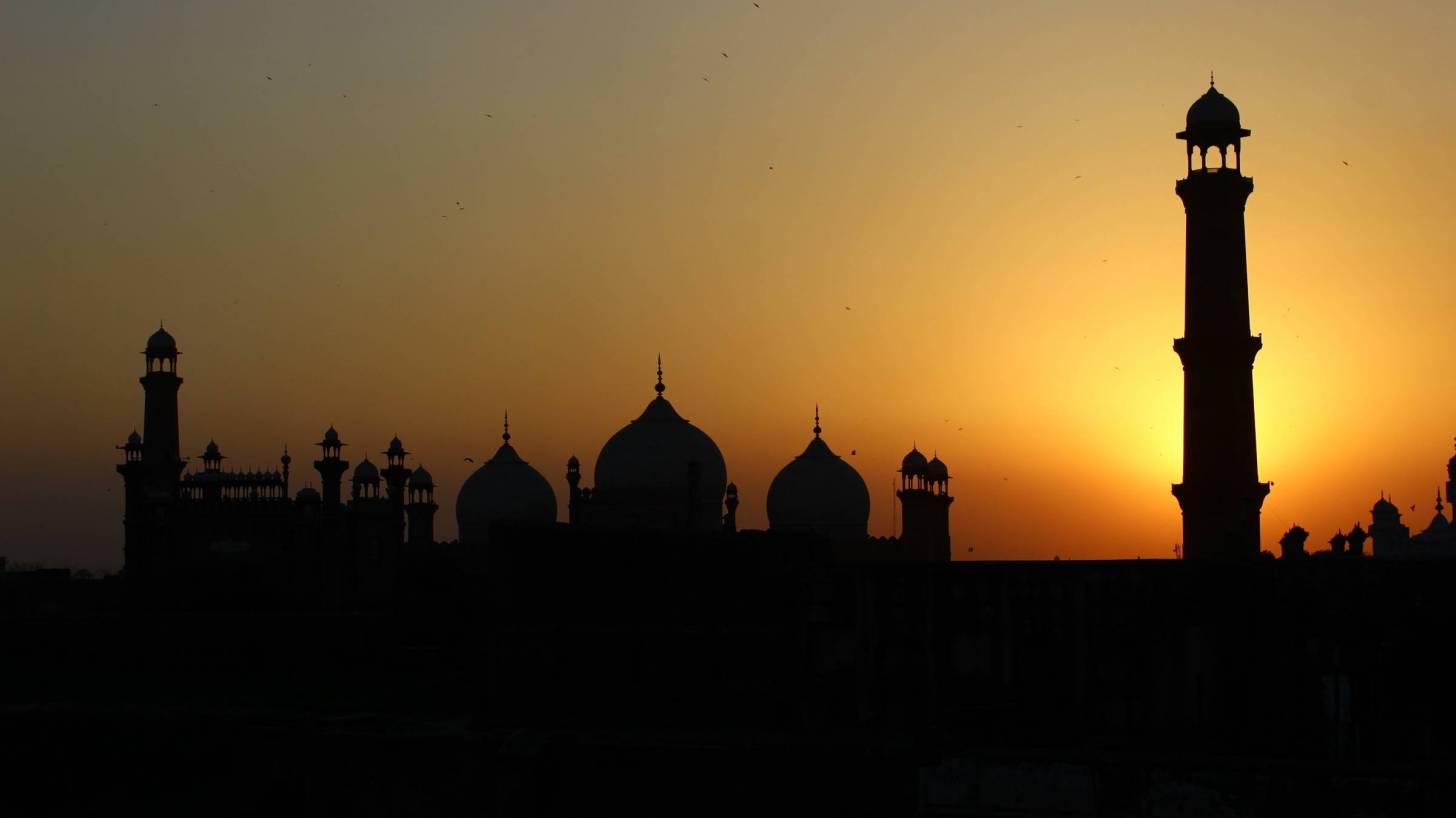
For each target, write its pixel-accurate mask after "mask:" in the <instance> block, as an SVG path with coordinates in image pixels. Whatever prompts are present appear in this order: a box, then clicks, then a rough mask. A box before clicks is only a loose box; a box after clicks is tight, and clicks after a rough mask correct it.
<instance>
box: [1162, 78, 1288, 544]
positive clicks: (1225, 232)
mask: <svg viewBox="0 0 1456 818" xmlns="http://www.w3.org/2000/svg"><path fill="white" fill-rule="evenodd" d="M1248 135H1249V131H1247V130H1245V129H1244V128H1243V127H1242V126H1241V125H1240V123H1239V109H1238V108H1236V107H1234V104H1233V103H1232V102H1230V101H1229V100H1228V98H1227V97H1225V96H1224V95H1223V94H1220V93H1219V92H1218V90H1217V89H1215V88H1214V87H1213V77H1212V75H1210V76H1209V82H1208V93H1206V94H1204V95H1203V96H1202V97H1199V99H1198V101H1197V102H1194V103H1193V107H1191V108H1189V109H1188V129H1187V130H1185V131H1181V132H1179V133H1178V135H1177V136H1178V138H1179V139H1182V140H1184V141H1186V142H1187V143H1188V177H1187V178H1186V179H1180V180H1178V183H1177V186H1176V190H1177V192H1178V197H1179V198H1180V199H1182V200H1183V209H1184V211H1185V212H1186V213H1187V216H1188V238H1187V250H1186V256H1185V265H1186V283H1185V287H1186V298H1185V302H1184V322H1185V323H1184V333H1183V337H1182V338H1178V339H1176V340H1175V341H1173V350H1174V351H1175V352H1177V353H1178V357H1179V358H1181V359H1182V361H1183V482H1182V483H1178V484H1177V485H1175V486H1173V496H1174V497H1177V498H1178V505H1179V506H1181V507H1182V509H1183V555H1184V558H1186V559H1192V560H1240V559H1249V558H1253V557H1255V556H1257V555H1258V554H1259V510H1260V508H1261V507H1262V506H1263V504H1264V497H1265V496H1266V495H1268V494H1269V484H1268V483H1261V482H1259V459H1258V453H1257V451H1256V447H1255V443H1254V356H1255V355H1256V354H1258V352H1259V348H1260V347H1261V346H1262V345H1263V342H1262V341H1261V340H1260V339H1259V338H1256V337H1253V336H1251V335H1250V334H1249V274H1248V265H1247V259H1246V254H1245V250H1244V203H1245V202H1246V201H1247V200H1248V198H1249V194H1250V193H1252V192H1253V191H1254V181H1253V180H1252V179H1250V178H1249V177H1247V176H1244V175H1243V173H1242V172H1241V163H1240V144H1241V142H1242V140H1243V138H1244V137H1246V136H1248ZM1230 148H1232V153H1231V154H1230ZM1215 151H1216V152H1217V154H1218V155H1217V157H1216V161H1217V164H1216V165H1215V164H1214V161H1215V157H1214V156H1213V154H1214V152H1215ZM1195 154H1196V157H1195Z"/></svg>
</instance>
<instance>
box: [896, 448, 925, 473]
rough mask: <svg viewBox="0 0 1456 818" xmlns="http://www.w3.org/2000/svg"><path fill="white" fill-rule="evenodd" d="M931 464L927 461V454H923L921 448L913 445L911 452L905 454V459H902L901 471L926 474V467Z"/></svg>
mask: <svg viewBox="0 0 1456 818" xmlns="http://www.w3.org/2000/svg"><path fill="white" fill-rule="evenodd" d="M929 465H930V464H929V463H927V462H926V461H925V455H923V454H921V453H920V450H919V449H917V448H915V447H914V446H911V447H910V453H909V454H907V455H905V459H904V460H901V461H900V473H901V474H925V469H926V467H928V466H929Z"/></svg>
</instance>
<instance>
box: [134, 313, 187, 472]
mask: <svg viewBox="0 0 1456 818" xmlns="http://www.w3.org/2000/svg"><path fill="white" fill-rule="evenodd" d="M143 354H144V355H146V357H147V372H146V374H145V375H143V376H142V378H141V384H142V390H143V391H145V393H146V409H145V414H144V416H143V420H142V423H143V425H142V462H143V463H145V464H146V466H147V479H148V482H149V483H150V485H151V488H150V490H149V491H148V493H149V494H153V495H154V496H156V495H166V494H175V493H176V484H177V476H178V475H179V474H181V472H182V456H181V446H180V445H179V444H178V437H179V433H178V423H177V390H178V389H181V388H182V379H181V378H179V377H178V376H177V356H178V355H180V354H181V353H179V352H178V351H177V342H176V341H175V340H173V338H172V335H171V333H169V332H167V330H166V329H164V328H162V327H158V328H157V331H156V332H154V333H152V337H150V338H148V339H147V348H146V350H145V352H143Z"/></svg>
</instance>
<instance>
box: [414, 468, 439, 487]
mask: <svg viewBox="0 0 1456 818" xmlns="http://www.w3.org/2000/svg"><path fill="white" fill-rule="evenodd" d="M409 486H410V488H412V489H428V488H434V487H435V480H434V478H432V477H430V473H429V472H427V471H425V467H424V466H420V467H418V468H416V469H415V470H414V471H413V472H412V473H411V474H410V478H409Z"/></svg>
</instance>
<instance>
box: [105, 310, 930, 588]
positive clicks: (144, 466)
mask: <svg viewBox="0 0 1456 818" xmlns="http://www.w3.org/2000/svg"><path fill="white" fill-rule="evenodd" d="M144 354H145V356H146V374H145V375H144V376H143V377H142V379H141V384H142V388H143V390H144V393H145V411H144V416H145V420H144V427H143V432H142V434H138V433H136V432H133V433H132V434H131V436H130V437H129V438H128V440H127V442H126V444H125V445H123V446H120V447H118V448H120V449H122V450H123V452H124V462H123V463H121V464H120V465H118V466H117V471H118V472H120V473H121V475H122V476H123V478H124V479H125V483H126V501H125V516H124V527H125V532H126V533H125V570H126V573H127V576H128V577H129V578H132V579H135V580H136V581H137V582H138V583H139V585H144V586H149V587H157V588H164V587H169V586H170V587H179V586H186V585H188V584H189V583H192V582H193V581H194V580H196V579H198V578H206V579H209V580H217V581H225V582H227V583H230V584H231V585H233V586H240V587H241V586H248V587H252V588H254V589H255V590H256V589H257V588H266V589H267V595H269V596H271V597H273V598H277V599H280V600H293V601H295V602H297V601H309V602H310V604H317V605H321V606H326V607H334V606H339V605H344V606H347V605H351V604H370V603H377V602H379V601H381V600H384V599H387V598H388V597H389V596H390V595H391V593H392V591H393V588H394V583H395V581H396V580H397V578H398V575H399V573H400V571H401V569H402V566H403V564H404V562H406V561H408V560H411V559H414V558H417V557H419V556H421V555H425V554H431V555H435V556H438V555H439V554H440V553H442V552H444V551H449V552H451V556H452V557H454V558H455V559H457V560H459V561H460V563H461V564H462V565H465V566H467V567H469V566H471V565H475V564H478V559H477V558H476V557H477V556H478V555H473V554H472V550H473V549H477V550H478V549H479V548H482V547H486V546H488V545H489V544H490V542H491V536H492V531H493V530H496V529H498V528H500V527H501V526H506V527H509V528H511V529H517V530H518V529H521V528H523V527H524V528H527V529H529V528H537V529H545V528H552V527H556V526H558V525H559V523H558V515H557V503H556V494H555V492H554V491H553V490H552V488H551V485H550V483H549V482H548V481H547V480H546V478H545V477H544V476H542V475H541V473H540V472H539V471H537V470H536V469H535V468H534V467H533V466H531V464H530V463H529V462H527V461H526V460H525V459H523V458H522V457H521V456H520V454H519V453H517V451H516V449H515V447H514V446H512V445H511V433H510V418H509V416H507V417H506V418H505V421H504V431H503V433H502V435H501V445H500V448H499V449H497V450H496V452H495V454H494V456H492V457H491V458H490V459H489V460H487V461H485V462H484V463H482V464H480V466H479V467H478V468H477V469H476V470H475V472H474V473H472V474H471V475H470V476H469V477H468V478H467V479H466V480H465V483H464V484H463V485H462V486H461V487H460V492H459V495H458V496H457V498H456V504H455V514H456V521H457V523H458V525H459V539H458V541H457V542H455V543H437V542H436V540H435V534H434V515H435V512H436V511H437V510H438V508H439V507H438V505H437V504H436V502H435V489H436V485H435V483H434V480H433V478H432V477H431V475H430V473H429V472H428V471H426V470H425V469H424V467H423V466H415V467H413V468H411V467H409V466H406V465H405V460H406V458H407V457H408V456H409V455H410V452H409V451H407V450H406V449H405V448H404V444H403V442H402V441H401V440H400V439H399V438H398V437H395V438H393V439H392V440H390V441H389V444H388V446H387V447H386V448H385V449H384V450H383V451H381V452H380V454H382V455H383V456H384V468H383V469H381V468H380V467H379V466H378V465H376V464H375V463H374V462H373V461H372V460H370V459H369V456H368V455H367V454H366V455H365V456H364V457H363V458H362V460H361V461H360V462H359V463H358V465H356V466H354V468H353V473H352V474H351V475H349V485H350V489H349V495H348V498H347V499H345V497H344V495H343V481H344V476H345V474H346V473H348V472H349V467H350V463H349V461H347V460H345V459H344V455H343V450H344V448H345V447H346V446H347V445H348V444H347V443H345V442H344V441H343V440H342V439H341V438H340V435H339V432H338V431H337V430H336V429H335V428H334V427H333V426H330V427H329V428H328V430H327V431H325V432H324V434H323V437H322V439H321V440H320V441H319V442H318V444H317V445H318V447H319V449H320V457H319V459H317V460H315V461H314V464H313V466H314V470H315V471H316V472H317V473H318V477H319V488H317V489H315V488H314V487H312V486H304V487H302V488H299V489H298V490H297V492H296V493H295V494H293V495H292V496H290V489H291V486H292V482H293V480H294V476H293V473H292V468H291V467H292V462H293V459H292V457H291V455H289V453H288V450H287V447H285V448H284V450H283V453H282V454H281V456H280V457H279V460H278V464H277V465H276V466H273V467H269V468H266V469H261V470H259V469H249V470H243V471H238V470H233V469H224V468H223V461H224V460H226V459H227V456H226V455H224V454H223V453H222V450H221V448H220V447H219V446H218V444H217V443H216V441H214V440H209V441H208V443H207V445H206V448H205V449H204V450H203V452H202V453H201V455H200V459H201V461H202V471H201V472H197V473H193V472H190V471H186V469H187V468H188V459H186V458H184V457H182V456H181V455H180V451H181V450H180V446H179V443H178V440H179V438H180V432H179V411H178V391H179V388H180V387H181V385H182V378H181V377H180V376H179V375H178V374H177V359H178V356H179V354H180V353H179V352H178V349H177V344H176V341H175V339H173V337H172V335H171V334H170V333H168V332H167V331H166V330H165V329H161V328H159V329H158V330H157V331H156V332H155V333H153V334H152V336H151V338H149V339H148V341H147V347H146V351H145V353H144ZM653 388H654V391H655V392H656V394H655V396H654V397H653V398H652V399H651V401H649V402H648V404H647V407H646V408H645V409H644V410H643V411H642V414H641V415H640V416H638V417H637V419H636V420H633V421H632V422H630V423H628V424H627V425H626V426H624V427H622V429H621V430H619V431H618V432H617V433H616V434H614V435H612V436H611V437H610V438H609V439H608V440H607V442H606V443H605V444H604V445H603V446H602V450H601V453H600V454H599V455H598V456H597V460H596V471H595V480H594V483H595V485H593V486H584V485H582V484H581V465H580V462H579V461H578V460H577V458H576V457H574V456H573V457H572V458H571V459H570V460H569V461H568V462H567V465H566V484H567V496H568V498H569V500H568V503H567V521H566V523H565V525H567V526H568V527H570V528H572V529H576V530H579V531H581V532H594V531H595V532H616V533H618V534H623V533H630V532H651V531H658V532H670V533H675V534H686V535H691V536H695V537H724V536H732V535H734V534H735V533H736V532H737V530H738V526H737V509H738V505H739V497H738V489H737V487H736V486H735V485H733V484H732V483H729V482H728V479H727V466H726V465H725V463H724V460H723V455H722V453H721V452H720V451H719V449H718V446H717V444H716V443H714V442H713V439H712V438H711V437H709V436H708V434H707V433H706V432H704V431H703V430H702V429H699V428H698V427H697V426H695V425H693V424H692V423H691V422H690V421H688V420H687V419H685V418H683V417H682V416H681V415H679V414H678V413H677V410H676V409H674V408H673V405H672V404H671V403H670V402H669V401H668V400H667V398H666V397H665V395H664V392H665V391H666V386H665V384H664V382H663V378H662V363H661V360H660V359H659V361H658V369H657V383H656V385H655V386H654V387H653ZM814 424H815V425H814V437H813V439H812V440H811V441H810V443H809V445H808V447H807V448H806V449H805V450H804V452H803V454H801V455H799V456H798V457H796V458H794V460H792V461H791V462H790V463H789V464H788V465H787V466H785V467H784V468H783V470H782V471H781V472H780V473H779V474H778V476H777V477H776V478H775V479H774V481H773V483H772V485H771V487H770V490H769V495H768V516H769V529H770V532H772V533H778V534H789V535H797V536H801V537H809V538H812V539H816V540H822V541H824V542H827V543H830V544H831V545H832V546H833V553H834V555H835V556H836V557H838V558H842V559H870V560H875V559H879V560H931V561H944V560H949V559H950V527H949V507H950V504H951V499H952V498H951V497H950V495H949V491H948V489H949V480H950V475H949V473H948V470H947V468H946V465H945V464H944V463H942V462H941V461H940V459H939V458H934V459H932V460H930V461H928V462H927V461H926V460H925V457H924V455H922V454H920V452H919V451H916V450H912V451H911V452H910V454H908V455H907V456H906V457H905V460H904V464H903V465H902V469H901V472H902V478H903V481H902V487H901V490H900V491H899V492H897V496H898V498H899V500H900V503H901V511H902V514H903V525H904V529H903V530H904V533H903V535H902V536H900V537H898V538H872V537H870V536H869V534H868V531H867V525H868V521H869V514H870V498H869V491H868V490H867V489H866V488H865V483H864V480H863V478H861V477H860V475H859V473H858V472H857V471H855V469H854V467H853V466H851V465H850V464H849V463H847V462H845V461H844V460H843V459H842V458H840V457H839V456H838V455H836V454H834V452H832V451H831V450H830V449H829V446H828V444H827V443H825V442H824V440H823V439H822V438H821V437H820V433H821V431H822V429H821V428H820V426H819V419H818V410H817V408H816V410H815V420H814Z"/></svg>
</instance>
